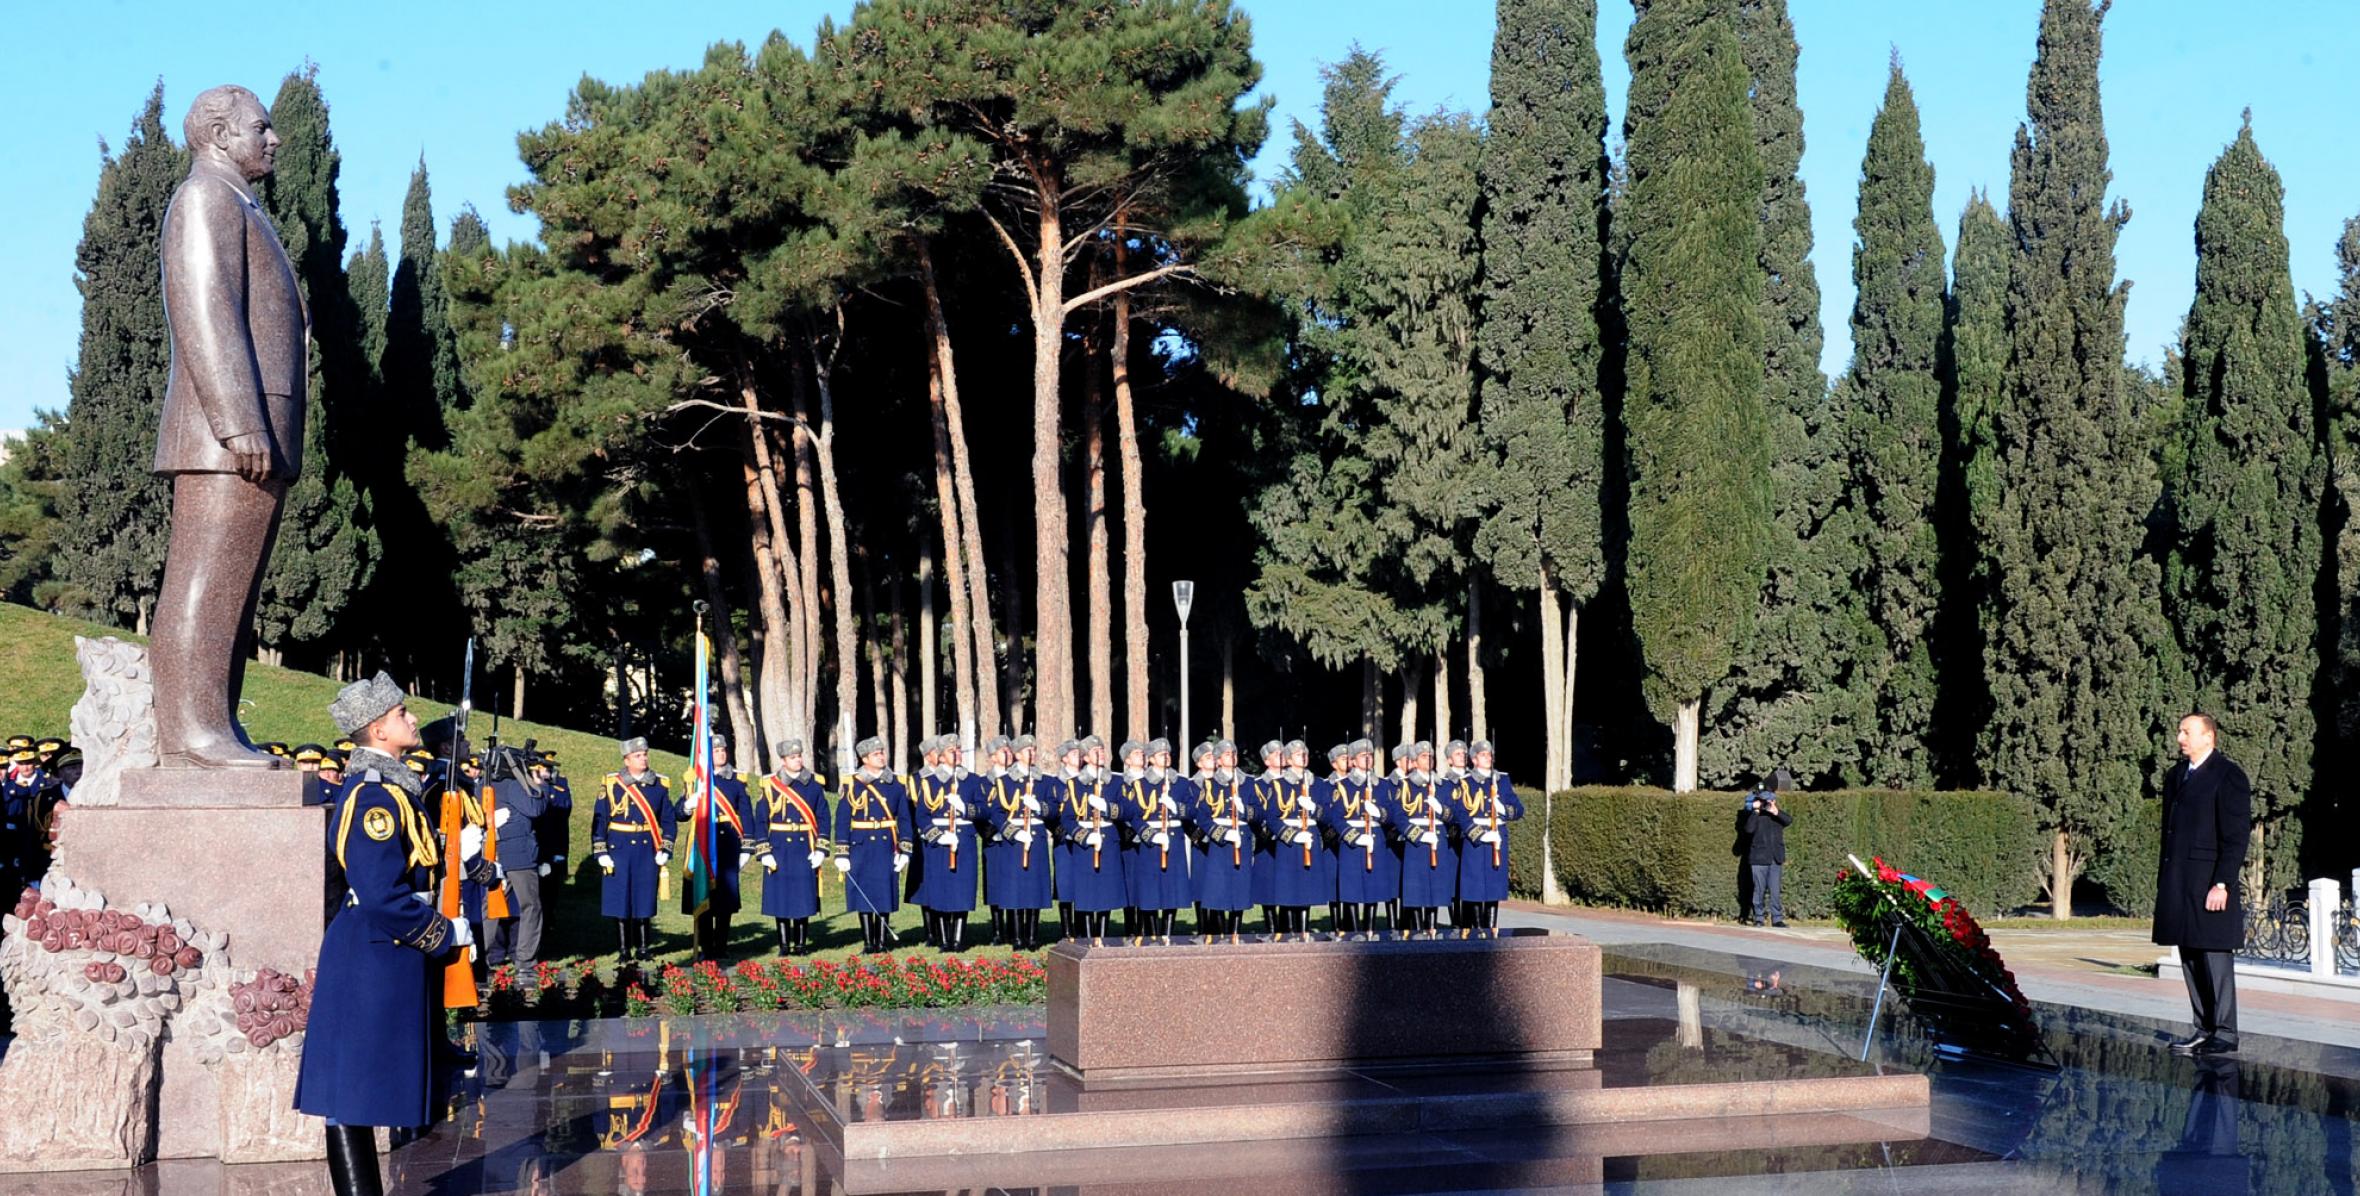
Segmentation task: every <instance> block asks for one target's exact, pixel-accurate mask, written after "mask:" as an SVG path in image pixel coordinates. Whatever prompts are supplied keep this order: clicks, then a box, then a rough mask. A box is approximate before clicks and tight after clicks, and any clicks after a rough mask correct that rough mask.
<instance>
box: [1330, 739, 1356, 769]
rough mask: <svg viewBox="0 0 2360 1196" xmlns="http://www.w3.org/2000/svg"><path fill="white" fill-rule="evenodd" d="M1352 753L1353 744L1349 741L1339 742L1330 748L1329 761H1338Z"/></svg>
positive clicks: (1331, 762)
mask: <svg viewBox="0 0 2360 1196" xmlns="http://www.w3.org/2000/svg"><path fill="white" fill-rule="evenodd" d="M1351 754H1352V745H1351V744H1349V743H1339V744H1337V745H1336V746H1334V747H1332V748H1329V749H1328V763H1330V764H1333V763H1335V762H1336V761H1338V760H1341V759H1343V758H1344V757H1346V756H1349V755H1351Z"/></svg>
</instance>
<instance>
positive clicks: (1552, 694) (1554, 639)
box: [1540, 569, 1571, 793]
mask: <svg viewBox="0 0 2360 1196" xmlns="http://www.w3.org/2000/svg"><path fill="white" fill-rule="evenodd" d="M1558 609H1559V607H1558V602H1557V587H1556V585H1555V584H1554V583H1553V582H1552V581H1551V580H1550V578H1549V571H1548V570H1547V569H1542V570H1541V571H1540V624H1541V732H1542V744H1541V751H1542V752H1543V753H1544V754H1543V756H1542V764H1541V788H1542V789H1544V790H1546V791H1548V792H1552V793H1553V792H1555V791H1557V790H1558V789H1561V788H1564V786H1565V775H1566V770H1565V758H1566V756H1567V755H1568V754H1570V752H1569V749H1570V747H1571V745H1570V744H1568V743H1566V742H1565V625H1564V624H1563V623H1561V622H1559V621H1558V619H1557V611H1558Z"/></svg>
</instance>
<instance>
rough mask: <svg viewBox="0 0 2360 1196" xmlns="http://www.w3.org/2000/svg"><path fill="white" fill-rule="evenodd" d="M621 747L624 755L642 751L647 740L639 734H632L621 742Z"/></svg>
mask: <svg viewBox="0 0 2360 1196" xmlns="http://www.w3.org/2000/svg"><path fill="white" fill-rule="evenodd" d="M621 749H622V753H623V754H624V755H626V756H628V755H630V754H631V753H633V752H644V751H646V750H647V740H646V739H644V738H641V737H639V736H633V737H631V738H629V739H626V740H624V741H623V742H622V744H621Z"/></svg>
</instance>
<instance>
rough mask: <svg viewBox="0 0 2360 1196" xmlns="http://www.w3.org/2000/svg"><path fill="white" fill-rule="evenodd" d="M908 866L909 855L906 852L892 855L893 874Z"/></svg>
mask: <svg viewBox="0 0 2360 1196" xmlns="http://www.w3.org/2000/svg"><path fill="white" fill-rule="evenodd" d="M909 866H910V853H908V852H906V851H904V852H897V853H895V855H894V857H893V870H894V871H895V872H899V871H901V870H902V869H904V868H907V867H909Z"/></svg>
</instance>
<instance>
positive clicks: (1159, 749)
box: [1147, 735, 1172, 756]
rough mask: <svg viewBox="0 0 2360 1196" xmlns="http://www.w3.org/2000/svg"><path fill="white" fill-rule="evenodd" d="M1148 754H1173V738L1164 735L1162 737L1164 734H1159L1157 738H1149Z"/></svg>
mask: <svg viewBox="0 0 2360 1196" xmlns="http://www.w3.org/2000/svg"><path fill="white" fill-rule="evenodd" d="M1147 754H1148V755H1150V756H1169V755H1171V754H1172V741H1171V740H1169V739H1165V738H1163V737H1162V736H1160V735H1159V736H1157V737H1156V738H1154V739H1150V740H1148V741H1147Z"/></svg>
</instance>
